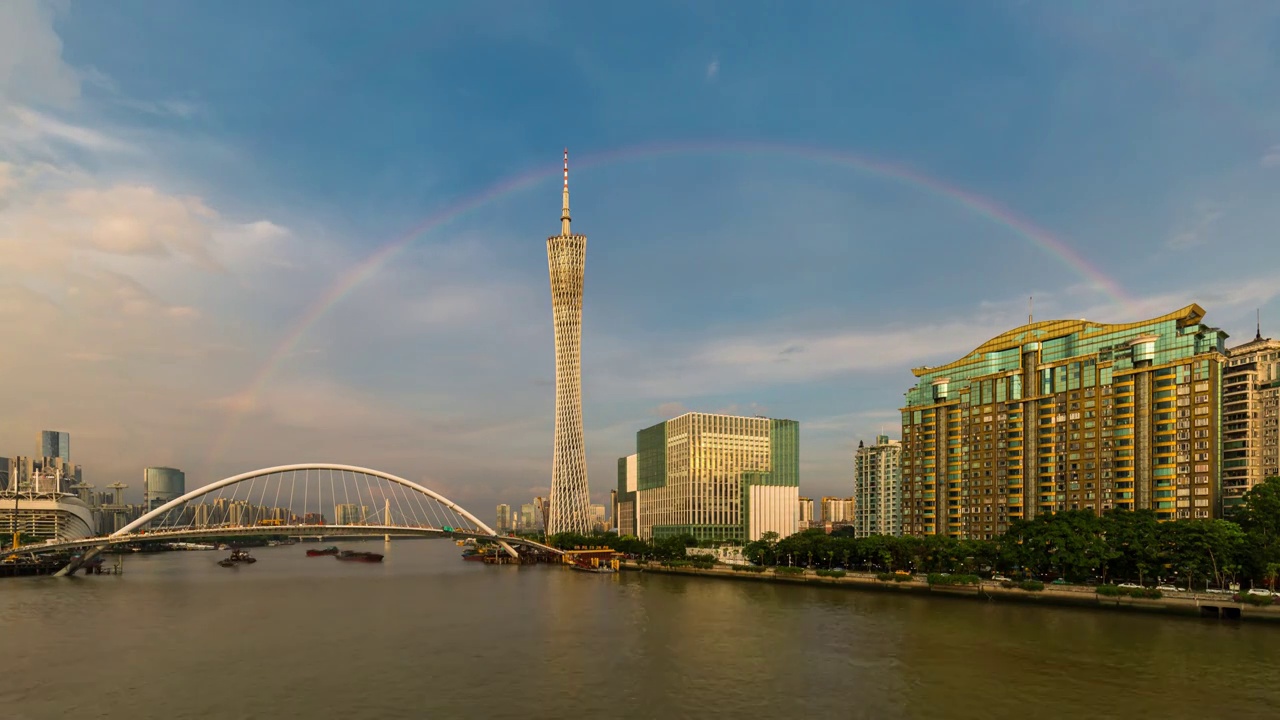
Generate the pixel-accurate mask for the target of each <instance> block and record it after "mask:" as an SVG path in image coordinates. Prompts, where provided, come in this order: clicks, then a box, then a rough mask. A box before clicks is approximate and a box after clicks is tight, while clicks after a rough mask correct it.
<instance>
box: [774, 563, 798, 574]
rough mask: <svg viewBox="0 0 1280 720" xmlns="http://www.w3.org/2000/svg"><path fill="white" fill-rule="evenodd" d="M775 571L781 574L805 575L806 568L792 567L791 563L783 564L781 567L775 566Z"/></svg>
mask: <svg viewBox="0 0 1280 720" xmlns="http://www.w3.org/2000/svg"><path fill="white" fill-rule="evenodd" d="M773 572H774V573H775V574H781V575H803V574H804V568H801V567H792V566H790V565H782V566H780V567H776V568H774V569H773Z"/></svg>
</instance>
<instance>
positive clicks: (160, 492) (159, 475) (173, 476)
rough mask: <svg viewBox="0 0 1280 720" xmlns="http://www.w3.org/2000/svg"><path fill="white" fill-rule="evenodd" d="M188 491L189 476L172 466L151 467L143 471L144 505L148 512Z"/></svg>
mask: <svg viewBox="0 0 1280 720" xmlns="http://www.w3.org/2000/svg"><path fill="white" fill-rule="evenodd" d="M186 493H187V476H186V474H184V473H183V472H182V471H181V470H179V469H177V468H171V467H149V468H146V469H145V470H143V471H142V506H143V507H144V508H146V511H147V512H151V511H152V510H155V509H156V508H158V507H160V506H161V505H164V504H165V503H167V502H169V501H170V500H173V499H175V498H180V497H182V496H183V495H185V494H186Z"/></svg>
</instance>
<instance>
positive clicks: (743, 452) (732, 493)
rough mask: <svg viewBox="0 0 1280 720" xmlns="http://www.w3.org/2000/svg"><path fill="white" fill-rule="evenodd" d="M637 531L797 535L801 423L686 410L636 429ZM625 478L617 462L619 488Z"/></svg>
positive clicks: (703, 537)
mask: <svg viewBox="0 0 1280 720" xmlns="http://www.w3.org/2000/svg"><path fill="white" fill-rule="evenodd" d="M636 454H637V460H636V466H637V472H636V474H637V492H636V502H637V505H638V528H637V529H638V534H639V536H640V537H641V538H646V539H648V538H658V539H661V538H665V537H674V536H677V535H686V534H687V535H693V536H694V537H696V538H698V539H699V540H700V541H739V542H741V541H745V540H750V539H754V538H753V537H751V536H752V535H755V536H758V535H759V534H760V533H763V532H778V533H779V534H783V535H789V534H791V533H794V532H795V530H796V526H797V525H798V522H799V519H798V518H799V486H800V424H799V423H798V422H796V421H794V420H774V419H770V418H760V417H738V416H732V415H711V414H704V413H687V414H685V415H681V416H680V417H677V418H674V419H672V420H669V421H667V422H664V423H659V424H658V425H654V426H653V427H650V428H646V429H644V430H641V431H640V432H638V433H636ZM623 477H624V471H623V467H622V464H621V463H619V479H620V485H619V490H620V492H621V490H622V485H621V480H622V478H623Z"/></svg>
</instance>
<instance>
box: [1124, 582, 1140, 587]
mask: <svg viewBox="0 0 1280 720" xmlns="http://www.w3.org/2000/svg"><path fill="white" fill-rule="evenodd" d="M1120 587H1122V588H1140V587H1142V586H1141V585H1139V584H1137V583H1120Z"/></svg>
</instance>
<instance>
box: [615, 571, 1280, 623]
mask: <svg viewBox="0 0 1280 720" xmlns="http://www.w3.org/2000/svg"><path fill="white" fill-rule="evenodd" d="M622 569H623V570H626V571H639V572H650V573H662V574H664V575H690V576H697V577H704V578H716V579H722V580H739V581H743V582H768V583H779V584H790V585H809V586H824V587H832V588H843V589H848V590H863V591H867V592H881V593H913V594H927V595H930V596H933V597H943V598H959V599H968V600H982V601H985V602H1019V603H1039V604H1042V605H1062V606H1070V607H1088V608H1097V609H1102V610H1120V611H1131V612H1149V613H1161V614H1165V615H1171V616H1179V617H1198V618H1210V619H1222V620H1239V621H1245V620H1247V621H1249V622H1274V623H1280V605H1270V606H1264V605H1250V604H1248V603H1239V602H1235V600H1234V599H1233V598H1232V596H1230V595H1218V594H1212V593H1178V594H1177V595H1173V594H1170V595H1166V596H1165V597H1162V598H1131V597H1106V596H1102V595H1099V594H1097V593H1096V592H1095V591H1094V589H1093V588H1090V587H1084V586H1077V585H1065V586H1057V585H1047V586H1045V588H1044V589H1043V590H1022V589H1020V588H1017V587H1013V588H1007V587H1004V586H1003V585H1001V584H1000V583H994V582H982V583H981V584H978V585H930V584H929V583H928V582H927V581H926V580H925V579H923V578H922V577H920V576H915V577H913V579H911V580H903V581H897V580H889V581H884V580H879V579H877V578H876V576H875V575H874V574H871V573H848V574H846V575H845V576H843V577H820V576H818V575H816V574H815V573H814V572H813V571H812V570H806V571H805V572H803V573H779V572H775V571H774V570H773V569H767V570H765V571H764V572H744V571H741V570H734V569H733V568H732V567H730V566H720V567H714V568H707V569H701V568H694V567H664V566H662V565H658V564H652V563H651V564H646V565H641V564H639V563H636V562H624V563H622Z"/></svg>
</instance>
